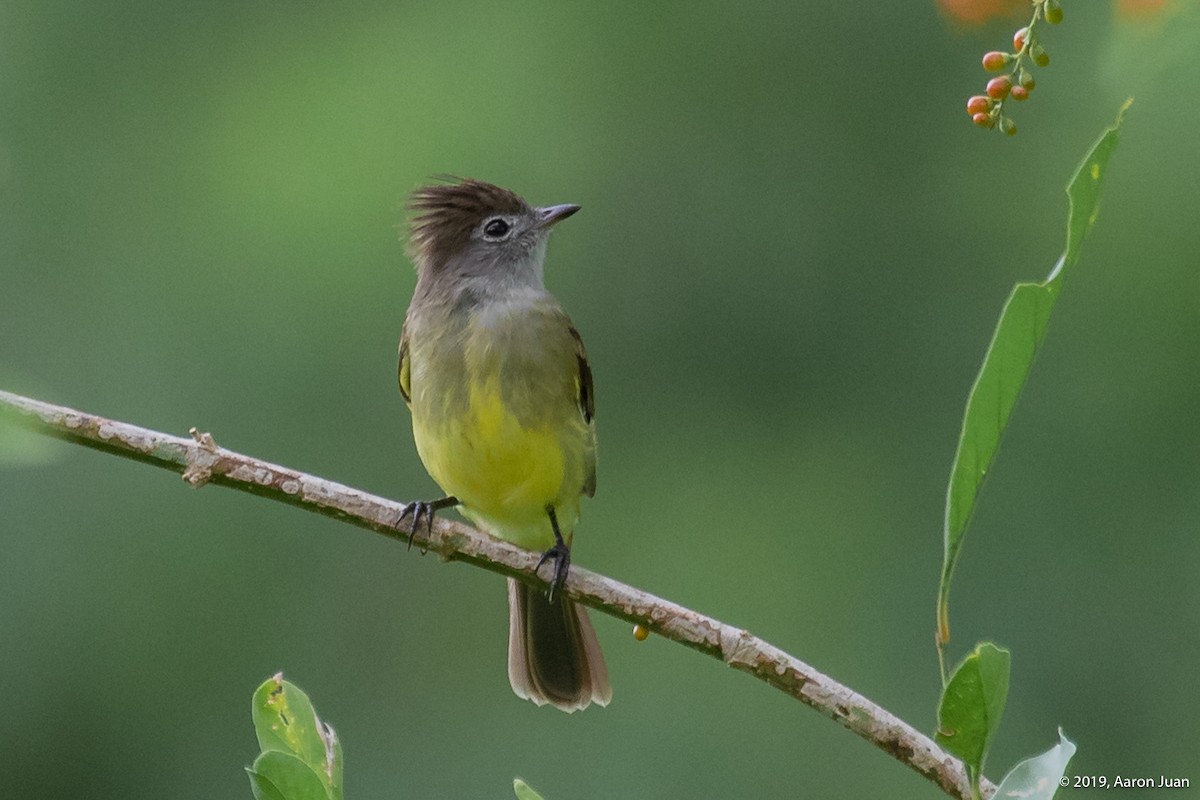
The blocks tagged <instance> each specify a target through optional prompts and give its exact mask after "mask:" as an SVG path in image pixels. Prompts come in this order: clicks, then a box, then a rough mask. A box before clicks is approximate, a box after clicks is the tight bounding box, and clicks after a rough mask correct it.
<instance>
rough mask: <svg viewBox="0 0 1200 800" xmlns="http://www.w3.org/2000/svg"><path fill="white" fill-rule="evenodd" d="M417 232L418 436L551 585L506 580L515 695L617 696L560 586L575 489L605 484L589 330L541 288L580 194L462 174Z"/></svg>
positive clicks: (409, 350) (426, 190)
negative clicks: (600, 480) (553, 237)
mask: <svg viewBox="0 0 1200 800" xmlns="http://www.w3.org/2000/svg"><path fill="white" fill-rule="evenodd" d="M410 205H411V208H412V210H413V212H414V217H413V219H412V223H411V233H410V237H409V243H410V249H411V255H412V257H413V262H414V264H415V266H416V269H417V285H416V289H415V290H414V291H413V299H412V303H411V304H410V305H409V307H408V315H407V317H406V318H405V321H404V334H403V337H402V338H401V341H400V392H401V394H403V395H404V399H405V401H406V402H407V403H408V406H409V409H410V410H411V412H412V423H413V438H414V439H415V440H416V444H417V452H418V453H419V454H420V456H421V461H422V462H424V464H425V468H426V469H427V470H428V471H429V474H430V475H431V476H432V477H433V479H434V480H435V481H437V483H438V485H439V486H440V487H441V488H442V490H443V491H444V492H445V493H446V497H443V498H441V499H439V500H434V501H429V502H417V503H411V504H409V506H408V507H406V508H405V510H404V513H403V515H402V516H401V523H403V521H404V520H405V519H406V518H407V517H409V516H411V517H412V523H411V524H412V527H411V528H410V531H412V532H415V531H416V529H417V525H418V524H419V523H420V521H421V520H422V518H423V517H424V519H425V521H426V524H429V525H432V521H433V515H434V514H435V513H437V511H439V510H441V509H443V508H448V507H451V506H458V508H459V509H460V510H461V512H462V513H463V514H464V515H465V516H466V517H467V518H469V519H471V520H472V521H474V522H475V523H476V524H477V525H479V526H480V527H481V528H483V529H484V530H486V531H488V532H489V533H491V534H492V535H494V536H497V537H499V538H501V539H505V540H507V541H510V542H513V543H515V544H517V545H520V546H522V547H526V548H529V549H532V550H540V551H544V555H543V556H542V561H541V562H539V564H538V567H539V568H540V567H541V566H542V564H544V563H546V562H547V561H550V562H552V564H553V578H552V580H551V583H550V591H549V594H548V596H547V597H543V596H541V594H540V592H538V591H537V590H536V589H535V588H534V587H533V586H531V585H529V584H528V583H525V582H522V581H517V580H514V579H512V578H509V579H508V602H509V637H508V678H509V682H510V683H511V684H512V688H513V691H514V692H516V694H517V695H518V696H519V697H523V698H525V699H528V700H532V701H533V702H534V703H537V704H538V705H545V704H547V703H549V704H550V705H553V706H555V707H557V708H560V709H562V710H563V711H568V712H570V711H576V710H578V709H581V708H586V707H587V706H588V705H589V704H591V703H596V704H597V705H601V706H603V705H607V704H608V701H609V699H610V698H611V697H612V689H611V687H610V686H609V683H608V670H607V668H606V667H605V664H604V655H603V653H602V652H601V651H600V643H599V642H598V641H597V639H596V633H595V631H594V630H593V628H592V624H591V621H590V620H589V619H588V616H587V612H586V610H585V609H584V608H582V607H581V606H577V605H576V604H575V603H573V602H572V601H571V600H569V599H567V598H566V597H563V596H562V595H561V594H560V593H559V591H558V590H559V589H560V588H561V585H562V583H563V581H564V580H565V579H566V576H567V571H568V568H569V564H570V544H571V538H572V533H573V531H574V528H575V523H576V522H577V521H578V519H579V500H580V497H581V496H582V495H585V494H586V495H587V496H589V497H591V496H592V495H594V494H595V491H596V433H595V425H594V422H593V416H594V406H593V397H592V372H591V368H590V367H589V365H588V359H587V353H586V352H585V351H584V348H583V340H582V339H581V338H580V336H579V333H578V331H576V330H575V327H574V326H573V325H572V324H571V320H570V319H569V318H568V317H567V315H566V313H564V312H563V310H562V307H561V306H560V305H559V304H558V301H557V300H555V299H554V297H553V296H552V295H551V294H550V293H549V292H548V291H546V286H545V283H544V282H543V279H542V266H543V263H544V261H545V258H546V240H547V238H548V237H549V236H550V231H551V230H552V229H553V227H554V226H555V225H556V224H557V223H559V222H561V221H562V220H564V219H566V218H567V217H569V216H571V215H572V214H574V213H575V212H576V211H578V210H579V206H576V205H556V206H545V207H541V208H538V207H534V206H531V205H529V204H528V203H527V202H525V201H524V200H523V199H521V198H520V197H518V196H517V195H516V194H514V193H513V192H511V191H509V190H508V189H502V188H500V187H499V186H494V185H492V184H490V183H484V182H482V181H477V180H469V179H468V180H456V181H455V182H453V183H445V184H434V185H430V186H425V187H422V188H420V189H418V190H416V191H415V192H414V193H413V194H412V196H411V203H410Z"/></svg>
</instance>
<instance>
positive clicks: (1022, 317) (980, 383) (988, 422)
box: [937, 102, 1129, 644]
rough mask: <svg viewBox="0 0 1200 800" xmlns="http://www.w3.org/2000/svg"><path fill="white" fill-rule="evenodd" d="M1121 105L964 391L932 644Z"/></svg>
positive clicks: (946, 629) (1090, 215) (1087, 222)
mask: <svg viewBox="0 0 1200 800" xmlns="http://www.w3.org/2000/svg"><path fill="white" fill-rule="evenodd" d="M1128 107H1129V103H1128V102H1127V103H1126V104H1125V105H1124V106H1123V107H1122V108H1121V111H1120V113H1119V114H1118V115H1117V121H1116V122H1115V123H1113V125H1112V126H1111V127H1109V128H1107V129H1106V130H1105V131H1104V133H1103V134H1102V135H1101V136H1100V138H1099V139H1098V140H1097V141H1096V143H1095V144H1094V145H1092V148H1091V149H1090V150H1089V151H1088V153H1087V155H1086V156H1085V157H1084V159H1083V162H1082V163H1081V164H1080V165H1079V168H1078V169H1077V170H1076V171H1075V176H1074V177H1073V178H1071V182H1070V183H1069V184H1068V185H1067V198H1068V199H1069V201H1070V213H1069V214H1068V216H1067V246H1066V250H1064V251H1063V254H1062V255H1061V256H1060V257H1059V259H1058V262H1057V263H1056V264H1055V265H1054V269H1052V270H1051V271H1050V274H1049V276H1047V278H1046V279H1045V280H1044V281H1042V282H1041V283H1018V284H1017V285H1016V287H1015V288H1014V289H1013V291H1012V294H1010V295H1009V296H1008V301H1007V302H1006V303H1005V304H1004V310H1003V311H1001V312H1000V321H999V322H998V323H997V324H996V330H995V332H994V333H993V334H992V341H991V344H989V345H988V349H987V354H986V355H984V357H983V366H981V367H980V369H979V375H978V376H977V377H976V378H975V385H974V386H972V387H971V393H970V395H969V396H968V398H967V408H966V413H965V414H964V415H963V424H962V431H961V433H960V434H959V438H958V450H957V451H956V452H955V454H954V466H953V467H952V468H951V470H950V485H949V488H948V489H947V492H946V518H945V529H944V534H945V555H944V557H943V561H942V576H941V583H940V586H939V588H938V614H937V616H938V619H937V621H938V632H937V633H938V636H937V640H938V642H939V644H945V643H946V642H948V641H949V640H950V616H949V604H950V578H951V577H952V576H953V574H954V566H955V564H957V563H958V556H959V553H960V552H961V550H962V543H963V536H964V535H965V534H966V531H967V525H968V523H969V522H970V521H971V514H972V512H973V511H974V510H975V501H976V499H977V497H978V495H979V489H980V487H981V486H982V485H983V480H984V478H985V477H986V476H987V473H988V470H989V469H990V468H991V466H992V462H993V460H995V458H996V451H997V450H998V449H999V447H1000V439H1001V437H1002V436H1003V434H1004V429H1005V427H1006V426H1007V425H1008V419H1009V417H1010V416H1011V415H1012V410H1013V407H1014V406H1015V405H1016V403H1017V397H1018V395H1020V393H1021V389H1022V388H1023V387H1024V386H1025V379H1026V378H1027V377H1028V376H1029V370H1030V368H1031V367H1032V366H1033V360H1034V358H1035V357H1036V356H1037V353H1038V349H1039V348H1040V347H1041V345H1042V339H1043V338H1044V337H1045V335H1046V326H1047V325H1048V324H1049V323H1050V312H1051V311H1052V310H1053V309H1054V302H1055V300H1057V299H1058V294H1059V292H1060V291H1061V290H1062V285H1063V281H1064V280H1065V278H1066V275H1067V273H1068V272H1069V271H1070V270H1071V269H1072V268H1073V267H1074V266H1075V264H1076V263H1077V262H1078V261H1079V253H1080V247H1081V245H1082V244H1083V240H1084V237H1086V236H1087V233H1088V231H1089V230H1091V227H1092V225H1093V224H1094V223H1095V221H1096V215H1097V213H1098V211H1099V207H1098V201H1099V197H1100V187H1101V184H1102V183H1103V180H1104V173H1105V171H1106V170H1107V169H1108V161H1109V158H1110V157H1111V156H1112V152H1113V149H1114V148H1116V146H1117V132H1118V131H1119V130H1120V127H1121V121H1122V118H1123V116H1124V114H1125V109H1127V108H1128Z"/></svg>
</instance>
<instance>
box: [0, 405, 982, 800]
mask: <svg viewBox="0 0 1200 800" xmlns="http://www.w3.org/2000/svg"><path fill="white" fill-rule="evenodd" d="M0 415H2V416H6V417H9V418H12V419H14V420H16V421H18V422H20V423H22V424H23V425H25V426H27V427H29V428H32V429H33V430H35V431H37V432H39V433H43V434H46V435H48V436H53V437H56V438H58V439H63V440H65V441H68V442H73V443H75V444H81V445H84V446H85V447H92V448H95V449H97V450H103V451H104V452H107V453H113V454H115V455H120V456H125V457H127V458H132V459H134V460H136V461H141V462H144V463H147V464H152V465H154V466H158V467H163V468H165V469H169V470H174V471H175V472H179V473H182V475H183V478H184V480H185V481H187V482H188V483H190V484H191V485H193V486H203V485H204V484H206V483H212V484H216V485H218V486H228V487H230V488H233V489H239V490H241V491H244V492H250V493H251V494H256V495H260V496H262V497H268V498H270V499H272V500H278V501H280V502H283V503H288V504H290V505H294V506H299V507H301V508H304V509H306V510H308V511H314V512H316V513H318V514H324V515H326V516H329V517H334V518H336V519H340V520H343V521H345V522H348V523H350V524H352V525H357V526H359V527H360V528H367V529H368V530H372V531H375V532H376V533H381V534H383V535H384V536H388V537H391V538H393V539H398V540H401V541H406V540H407V539H408V532H407V531H404V532H401V531H398V530H397V529H396V527H395V521H396V520H397V519H398V518H399V516H400V510H401V509H402V508H403V505H402V504H401V503H397V502H396V501H393V500H387V499H384V498H382V497H377V496H375V495H371V494H367V493H366V492H361V491H359V490H357V489H353V488H351V487H349V486H343V485H342V484H340V483H334V482H332V481H327V480H324V479H322V478H318V477H315V476H313V475H306V474H304V473H302V472H297V471H296V470H293V469H289V468H287V467H281V466H278V465H276V464H270V463H268V462H265V461H260V460H258V459H256V458H251V457H250V456H244V455H241V454H239V453H234V452H232V451H230V450H226V449H224V448H223V447H218V446H217V445H216V443H215V442H213V440H212V437H211V436H209V435H207V434H202V433H198V432H196V430H195V429H194V428H193V429H192V438H190V439H183V438H180V437H178V436H170V435H168V434H165V433H159V432H157V431H152V430H148V429H146V428H140V427H138V426H136V425H130V424H128V423H124V422H116V421H114V420H109V419H104V418H103V417H97V416H95V415H92V414H85V413H83V412H81V411H75V410H73V409H70V408H64V407H63V406H56V405H51V404H49V403H44V402H42V401H40V400H34V399H32V398H28V397H22V396H20V395H16V394H10V393H8V392H4V391H0ZM413 542H414V543H415V544H417V545H418V546H420V547H421V548H422V549H428V550H432V551H434V552H436V553H437V554H438V555H440V556H441V557H442V558H443V559H445V560H448V561H465V562H467V563H470V564H474V565H476V566H479V567H483V568H484V569H487V570H491V571H492V572H498V573H500V574H502V575H507V576H512V577H516V578H521V579H522V580H536V579H537V577H536V574H535V572H534V567H535V566H536V564H537V560H538V554H537V553H532V552H530V551H528V550H523V549H521V548H519V547H516V546H515V545H512V544H509V543H508V542H504V541H501V540H499V539H495V538H493V537H491V536H488V535H487V534H485V533H481V532H480V531H477V530H475V529H474V528H471V527H469V526H467V525H464V524H462V523H460V522H453V521H449V520H445V519H441V518H439V519H437V520H436V521H435V523H434V525H433V531H432V533H431V534H427V533H426V532H425V530H424V528H422V529H421V530H418V531H417V532H416V536H415V537H414V539H413ZM565 591H566V593H567V594H568V595H570V596H571V597H572V598H573V599H575V600H577V601H579V602H580V603H583V604H584V605H586V606H590V607H592V608H595V609H597V610H598V611H602V612H604V613H605V614H609V615H611V616H614V617H617V618H618V619H623V620H627V621H629V622H634V623H639V624H641V625H644V626H646V627H647V628H649V629H650V630H652V631H654V632H655V633H657V634H659V635H660V636H662V637H664V638H666V639H671V640H672V641H676V642H679V643H680V644H682V645H686V646H687V647H690V648H692V649H693V650H699V651H700V652H702V653H705V654H707V655H710V656H712V657H714V658H719V659H721V660H722V661H724V662H725V663H726V664H728V665H729V666H731V667H734V668H735V669H739V670H741V671H743V672H748V673H750V674H751V675H753V676H754V677H756V678H758V679H759V680H761V681H764V682H766V683H768V684H770V685H771V686H774V687H775V688H776V689H779V690H780V691H783V692H785V693H786V694H789V695H791V696H792V697H794V698H796V699H797V700H799V701H800V702H802V703H804V704H806V705H808V706H811V707H812V708H815V709H816V710H817V711H820V712H821V713H822V714H824V715H825V716H827V717H830V718H831V719H833V720H835V721H836V722H838V723H840V724H841V725H842V726H843V727H845V728H848V729H849V730H851V731H853V732H854V733H856V734H858V735H859V736H861V737H862V738H863V739H866V740H867V741H868V742H870V743H871V744H873V745H875V746H876V747H878V748H879V749H881V750H883V751H884V752H886V753H888V754H890V755H891V756H893V757H894V758H896V759H897V760H899V761H900V762H901V763H903V764H906V765H908V766H909V767H911V768H912V769H914V770H916V771H917V772H919V773H921V774H922V775H924V776H925V777H926V778H928V779H929V780H930V781H933V782H934V783H935V784H937V785H938V786H940V787H941V788H942V790H943V791H945V792H946V793H947V794H949V795H950V796H951V797H959V798H969V797H970V796H971V792H970V788H969V787H970V784H969V782H968V780H967V775H966V770H965V769H964V767H963V764H962V762H961V761H959V760H957V759H955V758H954V757H952V756H950V755H949V754H947V753H946V752H945V751H943V750H942V749H941V748H940V747H938V746H937V745H936V744H935V743H934V742H933V741H932V740H931V739H930V738H929V737H927V736H925V735H924V734H923V733H921V732H920V731H918V730H916V729H914V728H913V727H911V726H910V725H908V724H907V723H905V722H903V721H902V720H900V719H899V718H897V717H895V716H893V715H892V714H891V713H889V712H888V711H886V710H884V709H883V708H881V707H879V706H877V705H875V704H874V703H872V702H871V701H870V700H868V699H867V698H865V697H863V696H862V695H860V694H858V693H857V692H854V691H853V690H851V689H850V688H849V687H846V686H843V685H842V684H840V683H838V682H837V681H835V680H833V679H832V678H830V677H828V676H826V675H823V674H822V673H820V672H818V671H817V670H815V669H813V668H812V667H810V666H809V665H808V664H805V663H804V662H803V661H801V660H800V659H798V658H795V657H793V656H790V655H788V654H787V653H785V652H783V651H782V650H780V649H779V648H778V647H775V646H774V645H772V644H770V643H769V642H766V641H763V640H762V639H760V638H758V637H757V636H753V635H751V634H750V633H749V632H747V631H745V630H743V629H741V628H736V627H734V626H732V625H726V624H725V623H723V622H720V621H718V620H715V619H713V618H712V617H707V616H704V615H703V614H700V613H698V612H696V611H692V610H691V609H688V608H684V607H683V606H679V605H676V604H675V603H672V602H670V601H667V600H664V599H662V598H660V597H655V596H654V595H652V594H648V593H646V592H643V591H641V590H640V589H635V588H633V587H632V586H628V585H626V584H624V583H620V582H619V581H615V580H613V579H611V578H606V577H605V576H603V575H598V574H597V573H595V572H590V571H588V570H586V569H583V568H581V567H576V566H573V567H572V568H571V574H570V576H569V577H568V579H567V583H566V586H565ZM983 790H984V796H985V797H991V795H992V794H993V793H994V792H995V786H993V785H992V784H991V783H989V782H987V781H984V782H983Z"/></svg>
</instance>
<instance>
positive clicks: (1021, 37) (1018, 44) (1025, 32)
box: [1013, 28, 1029, 53]
mask: <svg viewBox="0 0 1200 800" xmlns="http://www.w3.org/2000/svg"><path fill="white" fill-rule="evenodd" d="M1028 36H1029V28H1021V30H1019V31H1017V32H1016V33H1014V34H1013V50H1014V51H1016V52H1018V53H1019V52H1021V50H1022V49H1023V48H1024V47H1025V39H1026V38H1028Z"/></svg>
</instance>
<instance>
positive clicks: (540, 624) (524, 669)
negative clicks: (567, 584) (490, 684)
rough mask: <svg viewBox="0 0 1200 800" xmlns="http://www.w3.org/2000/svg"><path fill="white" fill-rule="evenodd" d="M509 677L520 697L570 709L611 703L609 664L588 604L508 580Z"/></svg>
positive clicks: (574, 709)
mask: <svg viewBox="0 0 1200 800" xmlns="http://www.w3.org/2000/svg"><path fill="white" fill-rule="evenodd" d="M508 619H509V623H508V681H509V683H511V684H512V688H513V691H514V692H516V694H517V697H522V698H524V699H526V700H531V701H533V702H534V703H537V704H538V705H539V706H543V705H546V704H547V703H549V704H550V705H552V706H554V707H555V708H560V709H562V710H563V711H566V712H568V713H570V712H572V711H578V710H579V709H581V708H587V707H588V706H589V705H590V704H592V703H595V704H596V705H599V706H606V705H608V701H609V700H611V699H612V687H611V686H610V685H609V683H608V668H607V667H606V666H605V665H604V653H602V652H601V651H600V642H599V641H598V640H597V639H596V631H595V630H594V629H593V628H592V623H591V620H589V619H588V615H587V609H585V608H584V607H583V606H579V605H576V604H575V603H574V602H572V601H571V600H568V599H567V598H566V597H563V596H561V595H559V596H558V597H556V598H555V599H554V602H552V603H550V602H547V601H546V597H545V595H544V594H543V593H542V592H540V591H538V590H537V589H535V588H534V587H533V586H530V585H529V584H527V583H525V582H523V581H518V580H514V579H512V578H509V579H508Z"/></svg>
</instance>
